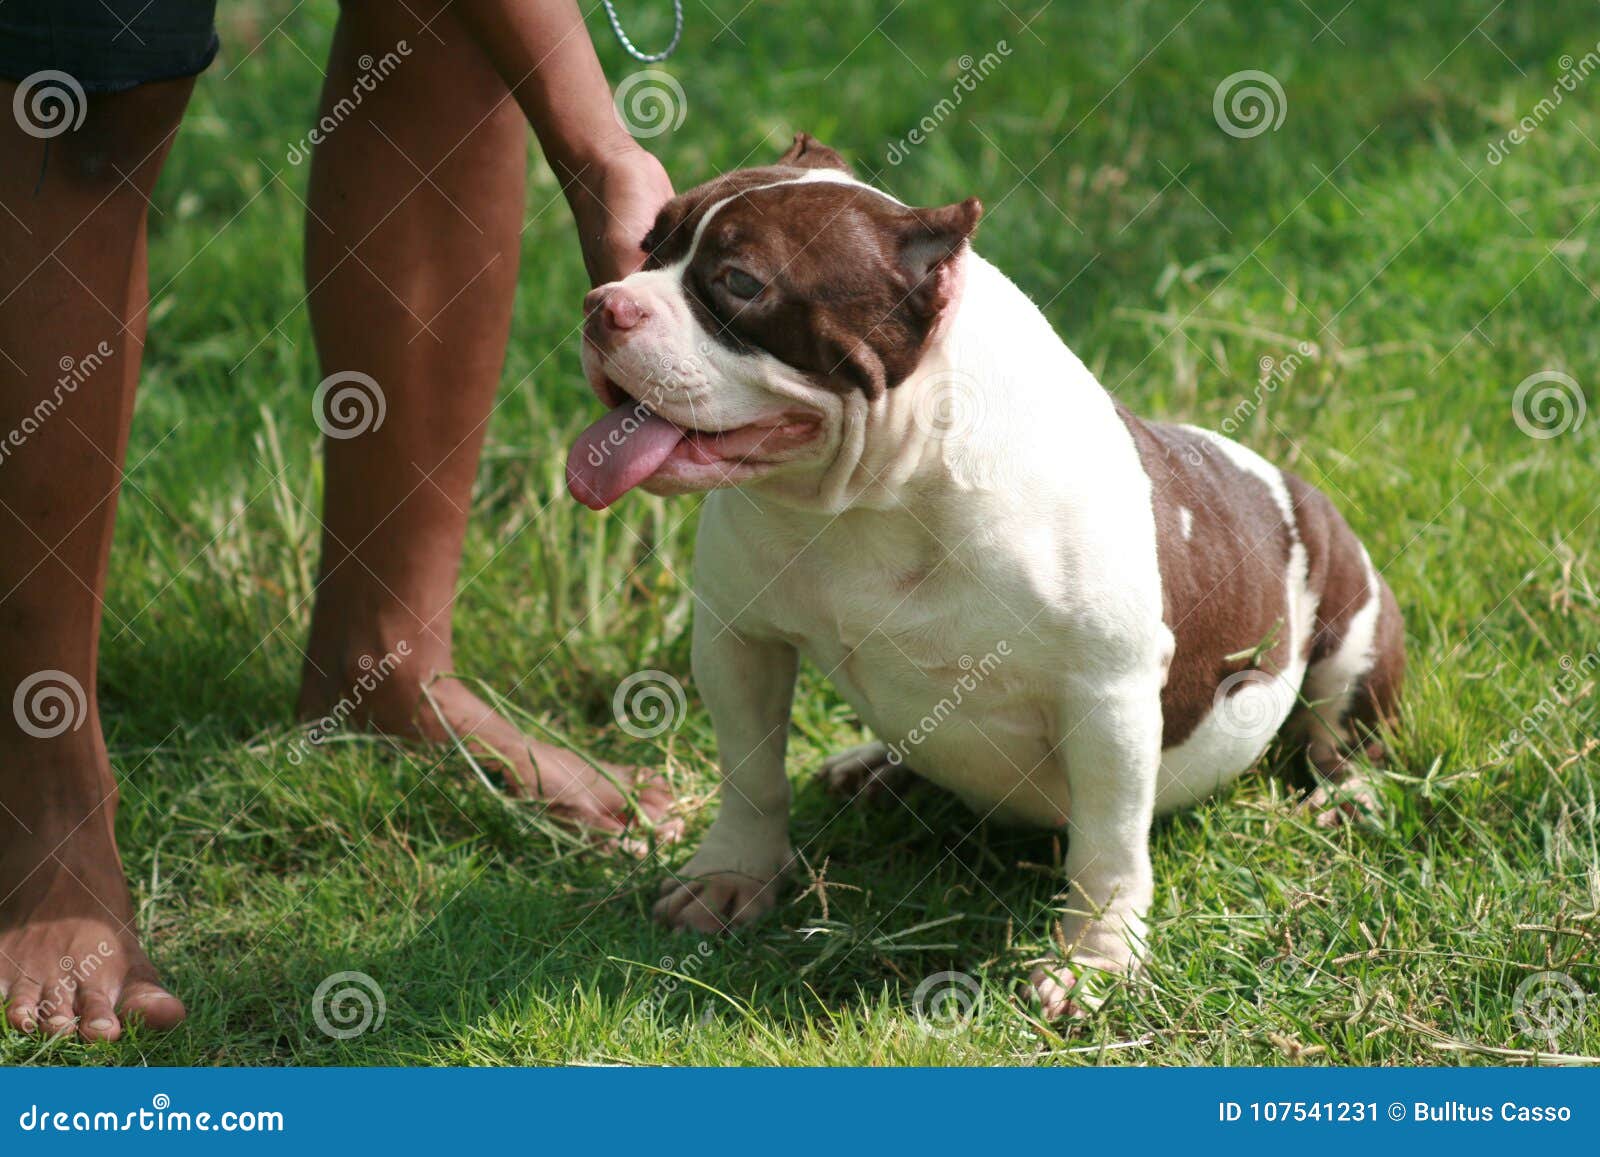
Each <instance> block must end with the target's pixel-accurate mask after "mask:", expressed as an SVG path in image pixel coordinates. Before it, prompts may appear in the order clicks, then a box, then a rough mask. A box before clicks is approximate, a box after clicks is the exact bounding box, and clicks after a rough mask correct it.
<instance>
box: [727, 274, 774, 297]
mask: <svg viewBox="0 0 1600 1157" xmlns="http://www.w3.org/2000/svg"><path fill="white" fill-rule="evenodd" d="M722 288H724V289H726V290H727V291H728V292H729V293H730V294H732V295H733V296H734V297H737V298H741V299H743V300H745V301H749V300H750V299H751V298H753V297H756V296H758V295H759V294H760V293H761V291H762V290H763V289H765V288H766V286H764V285H762V284H761V282H759V281H757V280H756V279H755V278H754V277H751V276H750V275H749V274H748V273H746V272H745V271H744V270H742V269H730V270H728V271H727V272H726V273H724V274H723V275H722Z"/></svg>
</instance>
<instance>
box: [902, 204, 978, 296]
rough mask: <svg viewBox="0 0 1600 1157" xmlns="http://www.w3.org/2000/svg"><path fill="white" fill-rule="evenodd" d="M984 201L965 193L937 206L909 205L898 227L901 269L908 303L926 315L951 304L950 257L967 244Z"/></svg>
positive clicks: (975, 226)
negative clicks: (964, 198)
mask: <svg viewBox="0 0 1600 1157" xmlns="http://www.w3.org/2000/svg"><path fill="white" fill-rule="evenodd" d="M982 216H983V202H981V201H979V200H978V198H976V197H968V198H967V199H966V200H965V201H958V202H957V203H956V204H954V205H944V206H941V207H939V208H937V209H910V210H907V211H906V216H905V220H904V222H903V224H902V227H901V230H900V269H901V272H902V273H904V275H905V277H906V280H907V282H908V283H909V285H910V287H911V294H910V296H909V298H908V303H909V304H911V305H912V306H913V307H914V308H916V309H917V310H919V311H921V312H922V313H924V315H925V316H927V317H934V316H936V315H937V314H938V313H939V312H940V311H941V310H943V309H944V307H945V306H946V305H948V304H950V299H951V295H952V292H953V288H952V278H951V272H950V271H951V266H952V258H954V257H955V256H956V255H957V254H959V253H960V252H961V251H962V249H964V248H965V247H966V244H967V242H968V240H970V239H971V237H972V234H973V231H974V230H975V229H977V227H978V220H979V218H981V217H982Z"/></svg>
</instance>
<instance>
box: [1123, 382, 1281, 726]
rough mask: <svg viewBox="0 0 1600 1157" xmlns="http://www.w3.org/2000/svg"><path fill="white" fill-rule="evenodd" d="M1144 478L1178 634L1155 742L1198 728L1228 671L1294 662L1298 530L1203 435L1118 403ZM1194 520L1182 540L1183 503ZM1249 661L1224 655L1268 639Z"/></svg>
mask: <svg viewBox="0 0 1600 1157" xmlns="http://www.w3.org/2000/svg"><path fill="white" fill-rule="evenodd" d="M1117 412H1118V414H1119V415H1120V416H1121V417H1122V420H1123V423H1124V424H1125V425H1126V426H1127V427H1128V432H1129V433H1130V434H1132V435H1133V440H1134V445H1135V446H1136V447H1138V450H1139V457H1140V459H1141V461H1142V462H1143V464H1144V469H1145V472H1146V473H1147V474H1148V475H1149V476H1150V484H1151V496H1152V501H1153V502H1154V506H1155V516H1156V553H1157V558H1158V560H1159V562H1160V566H1161V592H1162V599H1163V602H1164V604H1165V613H1164V616H1163V617H1164V618H1165V620H1166V623H1167V626H1168V628H1169V629H1170V630H1171V631H1172V634H1173V638H1174V641H1175V644H1176V646H1175V649H1174V651H1173V657H1172V665H1171V667H1170V668H1169V669H1168V673H1167V685H1166V687H1165V688H1164V689H1163V691H1162V693H1161V712H1162V716H1163V730H1162V740H1161V745H1162V747H1164V748H1168V747H1175V746H1177V745H1178V744H1180V743H1182V742H1183V741H1184V740H1185V739H1187V738H1188V737H1189V735H1190V734H1191V733H1192V732H1193V731H1194V729H1195V727H1197V726H1198V725H1199V723H1200V721H1201V720H1202V719H1204V718H1205V716H1206V715H1207V713H1209V712H1210V711H1211V708H1212V704H1213V702H1214V701H1215V697H1216V693H1217V688H1218V686H1220V685H1221V683H1222V682H1223V680H1225V679H1227V677H1228V676H1229V675H1233V674H1236V673H1237V672H1239V671H1243V670H1247V669H1249V668H1250V667H1252V666H1256V667H1260V668H1262V669H1263V670H1266V671H1273V672H1277V671H1282V670H1285V669H1286V668H1287V667H1288V666H1289V665H1290V659H1291V655H1290V647H1291V640H1290V637H1289V633H1290V624H1289V604H1288V587H1287V575H1288V571H1289V560H1290V552H1291V550H1292V548H1293V545H1294V537H1293V534H1292V531H1291V528H1290V525H1289V524H1288V522H1286V521H1285V519H1284V517H1283V511H1282V510H1281V509H1280V508H1279V507H1278V504H1277V502H1276V500H1275V499H1274V498H1273V496H1272V493H1271V491H1269V490H1268V489H1267V485H1266V483H1265V482H1263V481H1262V480H1261V479H1259V478H1257V477H1255V476H1254V475H1253V474H1249V473H1247V472H1246V471H1244V470H1241V469H1240V468H1239V467H1238V466H1236V465H1235V464H1234V463H1233V462H1232V461H1231V460H1230V459H1229V458H1228V457H1227V456H1226V455H1225V454H1223V453H1222V452H1221V451H1219V450H1218V448H1217V446H1216V444H1215V443H1214V442H1212V441H1211V440H1210V439H1209V438H1207V437H1206V436H1205V435H1204V434H1201V433H1198V432H1196V431H1194V430H1190V429H1186V428H1185V427H1182V426H1169V425H1165V424H1163V423H1159V422H1145V421H1141V420H1140V419H1139V418H1136V417H1134V416H1133V415H1132V414H1131V413H1129V412H1128V411H1127V410H1126V409H1125V408H1124V407H1123V406H1122V405H1121V404H1120V403H1119V404H1118V405H1117ZM1184 510H1188V511H1189V513H1190V517H1191V519H1192V523H1191V525H1190V533H1189V535H1188V537H1187V538H1186V537H1185V536H1184V533H1183V521H1184V519H1183V514H1182V511H1184ZM1269 641H1270V644H1271V645H1270V646H1266V647H1265V649H1264V650H1263V651H1262V652H1261V653H1260V655H1259V657H1258V658H1256V660H1255V662H1253V663H1252V662H1251V660H1250V659H1249V658H1236V659H1231V660H1230V659H1228V658H1227V656H1229V655H1239V654H1241V653H1243V652H1249V651H1252V650H1254V649H1256V648H1260V647H1263V645H1265V644H1267V643H1269Z"/></svg>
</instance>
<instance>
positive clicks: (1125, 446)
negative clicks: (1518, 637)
mask: <svg viewBox="0 0 1600 1157" xmlns="http://www.w3.org/2000/svg"><path fill="white" fill-rule="evenodd" d="M837 164H838V162H837V157H836V155H834V154H832V153H831V152H830V151H828V150H825V149H820V148H819V147H818V146H816V145H815V144H814V142H810V141H809V139H806V138H802V139H800V140H797V143H796V146H795V149H794V150H791V152H790V154H789V155H788V156H786V157H785V159H784V161H782V162H780V166H782V167H780V168H778V169H768V170H749V171H743V172H741V173H736V174H731V175H730V176H728V177H725V178H723V179H722V180H721V181H720V182H714V183H712V184H711V185H708V186H704V187H702V189H700V190H695V191H693V192H691V193H689V194H686V195H684V196H683V197H681V198H679V199H678V200H677V201H675V202H674V203H673V205H672V206H669V209H668V210H666V211H664V212H663V218H662V220H661V221H660V222H658V226H657V229H658V231H660V232H661V233H662V234H663V235H664V236H665V237H666V238H667V240H663V239H662V238H661V237H657V236H656V234H655V233H653V234H652V237H653V238H655V243H654V245H653V246H652V252H653V254H654V260H653V261H652V266H653V267H652V268H649V269H647V270H645V271H642V272H640V273H636V274H634V275H633V276H631V277H629V278H627V279H625V280H624V281H622V282H619V283H615V284H614V285H612V286H605V287H601V289H599V290H596V291H595V293H594V294H593V295H591V301H590V302H589V305H590V310H591V325H590V328H589V330H588V333H587V340H586V343H585V350H584V355H585V367H586V370H587V371H588V373H589V375H590V378H591V380H592V381H593V382H594V383H595V386H596V389H597V392H599V393H600V394H601V396H602V397H603V398H604V399H605V400H607V401H608V402H611V403H613V404H614V405H617V409H614V410H613V412H612V414H610V415H608V416H607V417H606V418H604V419H602V420H601V421H600V422H598V423H596V425H595V426H594V427H592V428H591V430H590V431H589V432H588V433H586V434H585V435H584V437H583V438H582V439H580V442H579V444H578V446H577V447H575V448H574V452H573V458H572V464H571V468H570V472H569V483H570V485H571V486H572V489H573V492H574V493H575V494H577V495H579V497H581V498H583V499H584V500H585V501H588V502H590V504H591V505H605V504H607V503H608V502H610V501H612V500H614V498H615V497H616V496H617V495H618V494H620V493H621V492H622V491H624V490H626V489H627V488H629V487H631V486H633V485H638V484H643V485H645V486H646V488H648V489H651V490H654V491H656V492H658V493H678V492H682V491H685V490H706V489H714V490H715V492H714V493H712V494H710V496H709V497H708V498H707V499H706V502H705V505H704V509H703V511H702V514H701V522H700V530H699V538H698V542H697V545H696V558H695V587H696V596H697V601H698V611H697V615H696V622H695V638H694V673H695V680H696V683H697V685H698V687H699V689H700V691H701V694H702V696H703V697H704V699H705V701H706V703H707V705H708V707H709V709H710V711H711V714H712V718H713V722H714V724H715V727H716V731H717V739H718V745H719V748H720V754H721V759H722V763H723V767H724V776H725V791H724V798H723V803H722V808H721V810H720V812H719V815H718V817H717V820H716V821H715V822H714V823H713V825H712V827H711V829H710V831H709V832H708V833H707V836H706V838H705V840H704V842H703V843H702V845H701V847H700V848H699V850H698V851H697V852H696V854H695V856H694V857H693V859H692V860H691V861H690V863H689V864H688V865H687V866H686V867H685V869H684V870H683V871H682V872H681V873H680V875H679V878H678V879H677V880H674V881H669V882H668V884H667V886H666V891H665V894H664V896H663V898H662V900H661V902H660V904H658V906H657V911H658V914H659V915H661V916H662V917H663V918H664V919H667V920H669V921H670V922H673V923H676V924H682V925H688V926H693V927H697V928H702V929H706V930H711V929H714V928H718V927H725V926H727V925H729V924H733V923H738V922H742V921H744V920H747V919H750V918H753V916H755V915H757V914H759V913H760V912H762V911H764V910H766V909H767V908H770V907H771V906H772V905H773V904H774V903H775V902H776V892H777V889H776V887H775V884H776V881H777V880H778V879H780V878H781V877H782V875H783V874H784V873H785V872H786V871H787V869H788V868H789V866H790V862H791V860H792V858H793V853H792V851H791V848H790V844H789V840H788V832H787V815H788V781H787V778H786V776H785V772H784V739H785V736H786V733H787V729H788V717H789V706H790V699H791V697H792V694H793V687H794V676H795V670H796V664H797V662H798V658H799V657H800V656H802V655H803V656H804V657H805V658H807V659H809V660H810V661H811V662H813V663H814V664H815V665H816V666H817V667H818V668H819V669H820V670H821V671H822V672H823V673H824V674H825V675H826V676H827V678H828V679H829V680H830V681H831V682H832V683H833V684H834V686H835V687H837V688H838V690H839V692H840V693H841V694H842V695H843V696H844V697H845V698H846V699H847V700H848V702H849V703H850V704H851V705H852V707H854V709H855V710H856V712H857V713H858V714H859V716H860V717H861V720H862V721H863V723H865V724H866V725H867V726H868V727H869V728H870V729H871V730H872V731H873V733H874V734H876V735H877V736H878V737H879V739H880V740H881V741H882V746H878V747H873V748H870V749H865V750H858V751H854V752H851V753H847V755H846V756H845V757H843V758H844V760H845V763H847V764H849V765H851V766H854V767H858V768H862V769H869V768H872V767H874V766H877V765H881V764H884V763H899V762H904V763H905V764H907V765H909V766H911V767H913V768H914V769H915V770H916V771H917V773H918V774H920V775H922V776H924V777H926V778H927V779H929V780H931V781H933V782H934V783H936V784H939V785H940V786H942V787H944V788H946V789H948V790H950V791H952V792H954V793H955V794H957V795H958V796H960V797H961V798H962V799H963V800H965V801H966V802H967V803H968V804H969V805H970V806H971V807H972V808H973V809H974V810H975V811H976V812H977V813H978V814H979V815H980V816H985V817H991V816H992V817H994V818H997V819H1003V820H1006V821H1011V822H1021V823H1028V824H1034V825H1040V826H1045V827H1058V828H1062V829H1063V830H1065V831H1066V832H1067V833H1068V856H1067V864H1066V869H1067V873H1068V875H1069V876H1070V877H1071V879H1072V882H1073V887H1072V891H1071V893H1070V894H1069V897H1068V903H1067V914H1066V917H1065V920H1064V929H1063V934H1064V937H1065V940H1066V942H1067V943H1068V944H1069V945H1070V946H1071V953H1070V960H1069V961H1067V962H1066V966H1067V967H1068V968H1070V970H1071V975H1070V976H1069V975H1068V974H1067V972H1065V971H1062V970H1059V969H1058V970H1055V971H1048V972H1046V973H1044V974H1041V975H1038V976H1036V977H1035V983H1036V984H1037V985H1038V987H1039V989H1040V992H1041V995H1042V996H1043V997H1044V1000H1045V1004H1046V1007H1047V1010H1049V1011H1060V1010H1062V1009H1063V1008H1065V1007H1066V1006H1067V996H1068V992H1069V990H1070V989H1071V988H1072V987H1073V985H1074V984H1075V983H1076V977H1077V976H1078V975H1081V974H1082V972H1083V969H1084V968H1085V967H1087V968H1093V969H1101V970H1106V971H1110V972H1114V973H1128V972H1130V971H1132V970H1133V969H1135V968H1136V966H1137V963H1138V960H1139V959H1140V956H1141V953H1142V951H1143V946H1144V941H1145V937H1146V929H1145V922H1144V921H1145V914H1146V912H1147V910H1148V907H1149V904H1150V901H1151V894H1152V881H1151V872H1150V862H1149V852H1148V836H1149V826H1150V822H1151V819H1152V817H1153V815H1155V814H1156V813H1157V812H1158V811H1160V810H1166V809H1170V808H1173V807H1178V806H1182V805H1186V804H1189V803H1192V802H1194V801H1196V800H1198V799H1202V798H1204V797H1205V796H1207V795H1209V794H1210V793H1212V792H1214V791H1215V790H1216V789H1217V788H1218V787H1219V786H1221V785H1223V784H1226V783H1228V782H1230V781H1231V780H1233V779H1235V778H1236V777H1238V776H1239V775H1240V774H1241V773H1243V772H1244V771H1246V770H1247V769H1249V768H1250V767H1251V766H1252V765H1254V764H1255V763H1256V761H1257V760H1258V759H1259V758H1260V757H1261V755H1262V753H1263V751H1264V750H1265V748H1266V746H1267V745H1268V743H1269V742H1270V740H1271V739H1272V737H1273V735H1274V734H1275V733H1276V732H1278V731H1279V729H1280V728H1281V727H1282V726H1283V725H1284V724H1285V723H1286V721H1288V720H1289V718H1290V716H1291V714H1292V713H1293V712H1294V709H1295V707H1296V703H1297V696H1306V695H1309V694H1312V693H1314V694H1315V695H1316V696H1317V697H1318V699H1319V700H1320V701H1321V702H1323V703H1324V704H1331V708H1332V710H1331V714H1332V718H1331V719H1324V720H1320V721H1319V722H1320V723H1321V726H1320V727H1318V726H1314V725H1308V726H1307V727H1306V737H1307V740H1308V742H1309V744H1310V746H1311V748H1312V753H1313V757H1314V758H1316V759H1318V760H1319V762H1318V766H1319V767H1323V766H1324V764H1325V761H1326V760H1327V759H1331V758H1335V757H1334V756H1332V755H1330V753H1331V752H1333V751H1334V749H1335V747H1336V745H1337V744H1338V743H1339V742H1341V741H1346V740H1349V739H1350V738H1351V737H1352V735H1351V732H1350V730H1349V729H1348V728H1347V727H1346V721H1347V719H1361V720H1365V719H1368V718H1370V717H1371V716H1372V714H1373V708H1374V707H1375V706H1377V707H1381V706H1383V705H1384V702H1386V701H1388V700H1389V699H1392V692H1393V685H1397V680H1398V668H1397V667H1395V666H1394V661H1395V660H1394V652H1395V651H1396V648H1397V647H1398V616H1397V613H1396V612H1394V611H1393V610H1392V596H1389V595H1388V594H1387V589H1386V588H1385V587H1384V586H1383V585H1382V582H1381V580H1380V579H1379V578H1378V577H1377V575H1376V574H1375V573H1374V572H1373V570H1372V568H1371V564H1370V563H1369V562H1368V561H1367V560H1366V556H1365V552H1363V551H1361V549H1360V546H1359V544H1358V543H1356V542H1355V540H1354V538H1353V536H1352V535H1351V534H1350V532H1349V530H1348V527H1346V526H1345V525H1344V523H1343V521H1342V519H1339V518H1338V516H1337V514H1336V513H1334V512H1333V511H1332V508H1331V505H1330V504H1328V503H1327V501H1326V500H1325V499H1323V498H1322V497H1321V496H1320V495H1318V494H1317V493H1316V492H1315V491H1314V490H1312V489H1311V488H1310V487H1308V486H1306V485H1305V484H1304V483H1303V482H1300V481H1299V480H1298V479H1295V478H1293V477H1292V476H1289V475H1285V474H1282V473H1280V472H1279V471H1277V470H1276V469H1275V468H1273V467H1272V466H1270V465H1268V464H1267V463H1266V462H1264V461H1263V460H1262V459H1260V458H1259V457H1258V456H1256V455H1255V454H1253V453H1252V452H1250V451H1248V450H1246V449H1244V448H1243V447H1241V446H1238V445H1237V444H1235V443H1232V442H1229V441H1228V440H1226V439H1223V438H1221V437H1220V436H1217V435H1212V434H1207V433H1205V432H1201V431H1193V430H1188V429H1186V428H1175V427H1160V426H1154V425H1151V424H1148V423H1142V422H1140V421H1139V420H1138V419H1135V418H1133V417H1132V416H1131V415H1129V414H1128V413H1127V412H1126V411H1125V410H1123V409H1122V408H1121V407H1119V406H1118V405H1117V404H1116V403H1115V402H1114V401H1113V400H1112V398H1111V397H1110V396H1109V395H1108V394H1107V393H1106V392H1105V390H1104V389H1102V388H1101V386H1100V385H1099V383H1097V382H1096V381H1095V379H1094V377H1093V375H1091V374H1090V372H1089V371H1088V370H1087V369H1086V368H1085V366H1084V365H1083V364H1082V362H1081V361H1079V359H1078V358H1077V357H1076V356H1075V355H1073V354H1072V352H1071V351H1070V350H1068V349H1067V347H1066V346H1065V345H1064V344H1063V343H1062V342H1061V340H1060V339H1059V338H1058V337H1057V336H1056V334H1055V332H1054V331H1053V330H1052V328H1051V327H1050V325H1049V323H1048V321H1047V320H1046V319H1045V317H1044V316H1043V314H1042V313H1041V312H1040V311H1039V310H1038V309H1037V308H1036V307H1035V306H1034V305H1033V304H1032V302H1030V301H1029V300H1028V299H1027V297H1026V296H1025V295H1024V294H1023V293H1022V292H1021V291H1020V290H1019V289H1018V288H1017V287H1016V286H1015V285H1013V284H1012V283H1011V282H1010V281H1009V280H1008V279H1007V278H1006V277H1005V276H1004V275H1002V274H1001V273H1000V272H999V271H998V270H997V269H995V268H994V267H993V266H992V265H990V264H989V263H988V262H986V261H984V260H983V259H982V258H980V257H978V256H977V255H976V254H974V253H973V252H972V251H971V250H970V248H969V247H968V246H967V245H966V237H967V235H968V234H970V232H971V230H972V227H973V226H974V225H975V224H976V220H977V214H978V209H977V207H976V204H975V202H967V203H963V205H960V206H951V207H949V208H947V209H944V210H913V209H909V208H907V207H905V206H903V205H900V203H899V202H896V201H893V199H891V198H887V197H885V196H884V195H883V194H881V193H877V192H876V191H873V190H870V189H867V187H865V186H862V185H860V184H859V183H857V182H855V181H854V180H853V179H852V178H850V177H849V176H848V175H846V174H844V173H842V172H840V171H839V169H838V167H837ZM810 166H821V167H810ZM672 238H676V241H673V240H671V239H672ZM819 239H822V240H819ZM819 249H820V250H821V252H819V251H818V250H819ZM857 255H861V256H860V261H861V263H863V264H865V265H867V266H869V267H870V268H869V269H868V270H867V271H866V273H865V274H862V275H859V276H858V275H856V274H855V273H854V272H853V271H852V270H851V269H850V262H852V261H853V260H855V259H856V258H857ZM747 267H748V268H747ZM880 281H886V282H890V283H892V284H891V285H890V286H889V288H888V290H886V291H884V292H882V293H879V294H878V295H877V296H874V290H875V288H876V287H877V286H878V283H879V282H880ZM907 301H910V302H911V303H912V305H913V306H915V307H916V310H918V311H920V312H914V313H912V314H911V315H910V317H909V320H908V318H907V316H905V314H904V311H903V310H902V309H901V307H902V306H904V305H905V303H906V302H907ZM886 330H887V331H889V332H888V333H887V335H886V334H885V332H884V331H886ZM819 351H820V352H819ZM628 398H632V399H635V400H636V401H637V402H638V403H639V406H638V407H637V409H635V410H634V411H633V413H632V415H631V416H630V415H628V414H627V413H626V407H625V406H622V405H620V403H622V402H625V401H626V400H627V399H628ZM630 424H631V426H630ZM615 447H621V449H616V450H615V454H614V456H613V449H614V448H615ZM1380 619H1381V620H1382V621H1381V622H1380ZM1378 676H1382V679H1381V680H1380V679H1379V678H1378ZM1380 700H1382V701H1384V702H1380ZM1302 714H1304V713H1302ZM1076 996H1077V999H1078V1000H1079V1002H1080V1003H1083V1002H1084V1001H1083V997H1084V992H1083V990H1082V989H1080V990H1079V991H1078V993H1077V994H1076Z"/></svg>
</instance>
